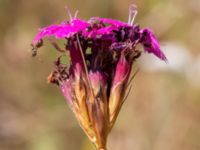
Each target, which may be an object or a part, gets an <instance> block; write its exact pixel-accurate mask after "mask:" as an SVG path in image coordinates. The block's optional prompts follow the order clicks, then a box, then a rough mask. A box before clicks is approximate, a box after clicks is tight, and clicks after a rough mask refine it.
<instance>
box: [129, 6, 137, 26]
mask: <svg viewBox="0 0 200 150" xmlns="http://www.w3.org/2000/svg"><path fill="white" fill-rule="evenodd" d="M137 13H138V11H137V6H136V5H134V4H132V5H130V7H129V17H128V24H130V25H131V26H132V25H133V23H134V20H135V17H136V15H137Z"/></svg>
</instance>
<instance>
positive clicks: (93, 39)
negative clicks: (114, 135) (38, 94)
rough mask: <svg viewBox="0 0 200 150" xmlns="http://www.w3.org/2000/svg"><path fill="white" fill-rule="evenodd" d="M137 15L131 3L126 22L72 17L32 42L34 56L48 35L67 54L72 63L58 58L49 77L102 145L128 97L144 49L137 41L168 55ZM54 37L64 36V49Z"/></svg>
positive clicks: (148, 49)
mask: <svg viewBox="0 0 200 150" xmlns="http://www.w3.org/2000/svg"><path fill="white" fill-rule="evenodd" d="M135 14H136V11H135V9H134V10H133V8H132V7H131V8H130V16H129V22H128V23H125V22H121V21H118V20H114V19H108V18H99V17H92V18H91V19H90V20H89V21H84V20H81V19H78V18H74V19H73V18H71V20H70V21H67V22H63V23H61V24H56V25H50V26H48V27H45V28H43V29H41V30H40V31H39V33H38V35H37V36H36V37H35V39H34V40H33V42H32V46H33V52H34V55H36V49H37V48H39V47H41V46H42V44H43V42H42V41H43V40H44V38H48V39H49V40H50V42H51V43H52V45H53V46H54V47H55V48H56V49H57V50H58V51H60V52H63V53H69V56H70V64H68V65H66V64H62V63H61V59H62V58H61V57H59V58H58V59H57V60H56V61H55V63H54V65H55V69H54V71H53V72H52V73H51V74H50V76H49V77H48V81H49V82H50V83H54V84H56V85H58V86H59V88H60V89H61V91H62V93H63V95H64V97H65V98H66V99H67V102H68V104H69V106H70V108H71V109H72V111H73V112H74V114H75V116H76V118H77V120H78V122H79V124H80V126H81V127H82V129H83V130H84V131H85V133H86V134H87V136H88V137H89V139H90V140H91V141H92V142H93V143H94V144H95V145H96V147H97V148H99V149H100V148H105V146H106V139H107V136H108V133H109V132H110V130H111V129H112V127H113V125H114V122H115V120H116V118H117V115H118V113H119V111H120V108H121V106H122V104H123V102H124V99H125V95H126V91H127V88H128V85H129V84H128V81H129V76H130V73H131V70H132V64H133V62H134V61H136V60H137V59H138V58H139V56H140V55H141V53H142V51H141V50H137V49H136V46H137V45H138V44H141V45H142V46H143V47H144V51H146V52H148V53H153V54H154V55H155V56H157V57H158V58H160V59H161V60H164V61H166V60H167V59H166V57H165V55H164V53H163V52H162V51H161V49H160V46H159V43H158V41H157V39H156V38H155V36H154V34H153V32H152V31H151V30H150V29H147V28H145V29H140V27H139V26H138V25H135V24H134V23H133V21H134V17H135ZM70 16H71V15H70ZM53 38H55V39H57V40H59V39H65V41H66V43H65V49H64V50H62V49H61V48H59V46H58V45H57V44H56V41H55V40H54V39H53Z"/></svg>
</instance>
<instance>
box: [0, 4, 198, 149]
mask: <svg viewBox="0 0 200 150" xmlns="http://www.w3.org/2000/svg"><path fill="white" fill-rule="evenodd" d="M132 3H135V4H136V5H137V6H138V10H139V13H138V16H137V18H136V22H138V23H139V24H140V25H141V26H142V27H144V26H149V27H150V28H152V29H153V30H154V31H155V33H156V34H157V36H158V37H159V40H160V41H161V42H162V43H163V45H165V43H169V42H173V43H175V44H179V45H182V46H183V47H185V48H186V49H187V50H188V52H189V54H191V55H192V59H196V58H197V57H199V56H200V52H199V49H200V42H199V39H200V30H199V27H200V17H199V16H200V1H199V0H190V1H186V0H140V1H130V0H127V1H124V0H109V1H108V0H101V1H94V0H85V1H81V0H59V1H57V0H51V1H49V0H41V1H40V0H34V1H28V0H0V20H1V23H0V29H1V30H0V44H1V55H0V70H1V74H0V150H77V149H80V150H88V149H91V150H92V149H93V146H92V145H91V144H90V143H89V141H88V140H87V138H86V136H85V135H84V133H83V132H82V131H81V129H80V128H79V126H78V123H77V122H76V120H75V118H74V116H73V114H72V112H71V111H70V110H69V108H68V107H67V104H66V103H65V100H64V98H63V96H62V95H61V93H60V91H59V89H58V88H57V87H56V86H54V85H48V84H47V82H46V77H47V76H48V74H49V73H50V72H51V70H52V69H53V63H52V62H53V61H54V60H55V58H56V57H57V56H59V55H60V54H58V53H57V52H55V51H54V50H53V48H52V47H51V46H45V47H43V48H41V50H40V51H39V54H38V56H37V57H36V58H31V47H30V43H31V41H32V39H33V38H34V35H35V34H36V33H37V29H38V28H40V27H43V26H46V25H48V24H52V23H59V22H61V21H63V20H65V19H67V16H66V13H65V10H64V7H65V6H66V5H68V6H69V8H70V9H71V10H72V12H74V11H75V10H76V9H78V10H79V17H80V18H84V19H89V18H90V17H91V16H101V17H111V18H115V19H120V20H123V21H126V20H127V18H128V7H129V5H130V4H132ZM46 45H47V44H46ZM174 50H175V49H174ZM171 51H173V49H171ZM168 57H169V56H168ZM199 58H200V57H199ZM177 59H179V57H178V56H177ZM169 63H170V62H169ZM140 65H141V63H138V64H137V65H136V66H137V67H140ZM149 65H151V64H149ZM166 65H167V64H166ZM187 65H188V66H185V67H186V68H188V69H189V68H190V67H191V66H190V65H191V64H187ZM197 67H199V68H200V63H199V65H198V66H197ZM147 68H148V66H147ZM140 70H141V71H140V72H139V73H138V75H137V76H136V78H135V80H134V81H133V89H132V91H131V93H130V95H129V98H128V99H127V101H126V103H125V104H124V106H123V108H122V111H121V113H120V115H119V117H118V121H117V123H116V125H115V128H114V129H113V131H112V132H111V134H110V137H109V143H108V149H109V150H121V149H124V150H132V149H134V150H161V149H162V150H165V149H166V150H199V149H200V142H199V139H200V82H199V79H198V78H195V74H196V72H195V71H194V72H193V73H190V72H187V73H188V74H190V76H191V78H192V79H193V81H192V82H191V81H190V80H189V79H188V78H187V76H186V75H185V73H184V72H179V73H177V72H173V71H170V70H164V71H163V70H161V71H159V70H158V71H153V72H152V71H148V70H145V69H143V67H142V66H141V67H140Z"/></svg>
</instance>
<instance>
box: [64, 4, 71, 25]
mask: <svg viewBox="0 0 200 150" xmlns="http://www.w3.org/2000/svg"><path fill="white" fill-rule="evenodd" d="M65 9H66V12H67V15H68V16H69V20H70V22H72V19H73V18H72V14H71V12H70V10H69V8H68V7H67V6H66V7H65Z"/></svg>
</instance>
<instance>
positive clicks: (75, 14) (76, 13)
mask: <svg viewBox="0 0 200 150" xmlns="http://www.w3.org/2000/svg"><path fill="white" fill-rule="evenodd" d="M77 16H78V10H76V11H75V13H74V19H75V18H77Z"/></svg>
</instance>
